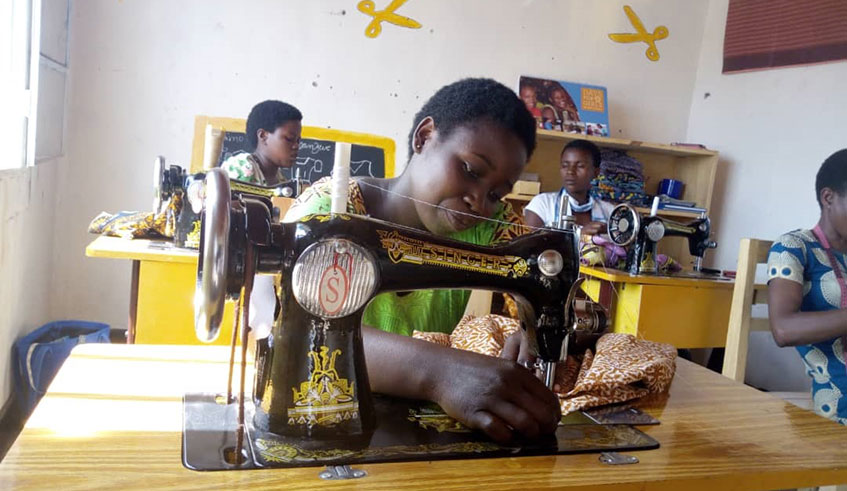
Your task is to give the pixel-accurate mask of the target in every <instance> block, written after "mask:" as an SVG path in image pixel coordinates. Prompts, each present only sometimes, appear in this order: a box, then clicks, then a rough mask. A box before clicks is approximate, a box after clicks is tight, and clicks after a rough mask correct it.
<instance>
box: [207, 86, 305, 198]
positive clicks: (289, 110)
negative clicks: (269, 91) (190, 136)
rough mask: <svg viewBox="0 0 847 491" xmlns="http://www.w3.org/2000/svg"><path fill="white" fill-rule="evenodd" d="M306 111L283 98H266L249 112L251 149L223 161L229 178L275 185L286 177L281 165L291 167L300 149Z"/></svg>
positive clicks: (248, 123) (248, 127) (248, 132)
mask: <svg viewBox="0 0 847 491" xmlns="http://www.w3.org/2000/svg"><path fill="white" fill-rule="evenodd" d="M302 120H303V115H302V114H301V113H300V111H299V110H298V109H297V108H296V107H294V106H292V105H291V104H286V103H285V102H281V101H264V102H260V103H258V104H256V105H255V106H253V109H251V110H250V115H249V116H247V143H249V144H250V148H252V149H253V152H252V153H247V152H242V153H237V154H235V155H233V156H231V157H229V158H228V159H226V160H225V161H224V162H223V163H222V164H221V168H222V169H223V170H224V171H225V172H226V173H227V175H229V178H230V179H238V180H239V181H246V182H255V183H257V184H261V185H263V186H272V185H274V184H277V183H278V182H280V181H283V180H284V178H283V176H282V174H281V173H280V169H283V168H290V167H292V166H293V165H294V163H295V162H296V159H297V152H298V151H299V150H300V132H301V129H302V127H301V121H302Z"/></svg>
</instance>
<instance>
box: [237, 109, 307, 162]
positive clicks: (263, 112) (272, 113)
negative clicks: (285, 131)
mask: <svg viewBox="0 0 847 491" xmlns="http://www.w3.org/2000/svg"><path fill="white" fill-rule="evenodd" d="M302 120H303V115H302V114H301V113H300V110H298V109H297V108H296V107H294V106H292V105H291V104H288V103H285V102H282V101H273V100H269V101H263V102H260V103H258V104H256V105H255V106H253V109H251V110H250V115H249V116H247V143H249V144H250V148H252V149H253V150H256V147H257V146H259V136H258V135H257V132H258V131H259V130H265V131H268V132H270V133H273V132H274V131H276V129H277V128H279V127H280V126H282V125H284V124H285V123H287V122H289V121H302Z"/></svg>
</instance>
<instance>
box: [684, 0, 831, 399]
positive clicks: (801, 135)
mask: <svg viewBox="0 0 847 491" xmlns="http://www.w3.org/2000/svg"><path fill="white" fill-rule="evenodd" d="M727 5H728V0H712V1H711V2H710V6H709V10H708V15H707V18H706V26H705V31H704V33H703V44H702V46H703V48H702V51H701V53H700V60H699V64H698V70H697V79H696V82H695V84H694V93H693V94H694V95H693V97H692V103H691V118H690V120H689V124H688V141H692V142H700V143H704V144H706V145H708V146H709V147H710V148H714V149H716V150H718V151H720V153H721V167H720V170H719V173H718V179H717V181H718V182H717V184H716V189H715V196H714V199H713V200H712V203H714V204H715V206H714V209H713V212H712V219H713V220H714V221H715V223H716V224H717V231H718V233H717V240H718V243H719V247H718V249H716V250H715V251H714V253H711V252H710V253H709V254H711V255H712V256H711V257H712V259H713V262H714V264H716V265H718V266H719V267H720V268H723V269H735V267H736V260H737V257H738V242H739V240H740V239H741V238H743V237H755V238H763V239H774V238H776V237H777V236H779V235H780V234H782V233H783V232H787V231H789V230H793V229H797V228H801V227H803V228H810V227H812V226H813V225H814V224H815V223H816V222H817V219H818V216H819V209H818V205H817V202H816V200H815V173H816V172H817V170H818V168H819V167H820V164H821V163H822V162H823V161H824V159H825V158H826V157H827V156H829V155H830V154H832V153H833V152H834V151H836V150H838V149H841V148H844V147H847V119H845V115H847V91H845V90H844V88H845V81H847V62H838V63H829V64H823V65H816V66H808V67H793V68H781V69H775V70H764V71H757V72H750V73H738V74H732V75H723V74H721V67H722V63H723V37H724V28H725V24H726V12H727ZM706 94H709V95H708V97H707V96H706ZM754 344H755V346H754V347H753V349H756V350H764V351H763V352H762V353H752V354H751V355H752V356H754V357H755V358H757V359H761V360H762V362H761V363H755V362H753V360H751V362H753V363H751V364H752V365H757V368H758V369H759V370H754V372H756V371H758V372H769V373H771V374H773V373H777V374H780V376H783V375H785V374H791V375H797V377H796V378H799V380H790V381H788V382H787V385H789V386H796V385H797V384H799V385H801V386H802V385H808V383H807V382H808V381H807V380H806V379H807V377H805V375H803V372H802V362H800V360H799V357H798V356H797V355H796V353H795V352H794V350H793V349H785V350H777V349H776V348H773V349H767V348H766V347H765V345H773V342H772V339H771V338H770V336H768V335H762V336H755V343H754ZM782 366H786V367H790V368H791V369H790V370H782V369H781V367H782ZM752 376H753V377H754V378H756V379H757V380H759V383H760V384H764V385H769V384H771V383H774V382H775V380H774V379H772V378H771V377H768V376H767V375H766V374H765V373H758V374H757V373H753V374H752Z"/></svg>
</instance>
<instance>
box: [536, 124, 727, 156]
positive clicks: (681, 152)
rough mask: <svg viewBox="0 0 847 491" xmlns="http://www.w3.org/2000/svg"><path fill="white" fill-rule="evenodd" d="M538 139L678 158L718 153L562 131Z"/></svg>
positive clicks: (542, 132)
mask: <svg viewBox="0 0 847 491" xmlns="http://www.w3.org/2000/svg"><path fill="white" fill-rule="evenodd" d="M536 139H537V140H538V143H539V144H540V143H541V142H542V141H546V140H550V141H554V142H559V143H565V144H566V143H567V142H569V141H572V140H588V141H591V142H594V143H595V144H596V145H597V146H598V147H601V148H616V149H618V150H626V151H629V150H637V151H639V152H654V153H659V154H665V155H677V156H682V157H685V156H706V157H708V156H716V155H717V154H718V153H717V152H715V151H714V150H707V149H702V148H691V147H682V146H677V145H668V144H664V143H649V142H643V141H639V140H629V139H625V138H611V137H605V136H589V135H579V134H576V133H563V132H561V131H551V130H537V132H536Z"/></svg>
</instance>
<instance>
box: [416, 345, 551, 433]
mask: <svg viewBox="0 0 847 491" xmlns="http://www.w3.org/2000/svg"><path fill="white" fill-rule="evenodd" d="M452 351H453V352H452V353H450V356H449V358H448V357H444V358H443V359H442V360H441V362H440V366H441V370H438V372H439V373H438V377H439V378H440V380H439V381H438V382H437V383H436V384H435V386H434V388H435V390H434V392H433V400H434V401H435V402H437V403H438V404H439V405H440V406H441V407H442V409H444V411H445V412H446V413H447V414H449V415H450V416H452V417H454V418H456V419H457V420H459V421H461V422H462V423H464V424H466V425H467V426H469V427H471V428H475V429H479V430H482V431H484V432H485V433H487V434H488V435H489V436H490V437H491V438H493V439H494V440H497V441H500V442H506V441H509V440H511V439H512V438H513V437H514V436H515V435H514V432H515V431H516V432H518V433H519V434H521V435H523V436H525V437H528V438H535V437H538V436H539V435H542V434H546V433H552V432H553V431H555V430H556V426H557V425H558V423H559V419H560V418H561V410H560V406H559V401H558V398H557V397H556V396H555V395H554V394H553V393H552V392H550V391H549V390H548V389H547V387H545V386H544V384H543V383H541V381H540V380H538V378H537V377H536V376H535V375H533V373H532V372H531V371H529V370H527V369H526V368H524V367H522V366H520V365H518V364H516V363H515V362H514V361H510V360H506V359H502V358H493V357H490V356H485V355H479V354H476V353H470V352H467V351H460V350H452Z"/></svg>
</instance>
